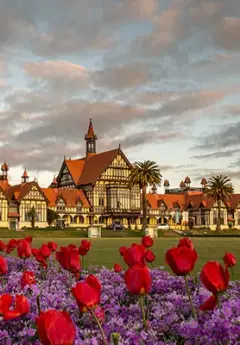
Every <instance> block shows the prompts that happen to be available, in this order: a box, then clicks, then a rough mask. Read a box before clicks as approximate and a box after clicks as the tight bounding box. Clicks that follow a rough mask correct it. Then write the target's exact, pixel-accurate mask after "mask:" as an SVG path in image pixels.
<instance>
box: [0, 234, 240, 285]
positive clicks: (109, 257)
mask: <svg viewBox="0 0 240 345" xmlns="http://www.w3.org/2000/svg"><path fill="white" fill-rule="evenodd" d="M3 240H4V242H5V243H6V242H7V239H6V238H5V239H3ZM51 240H52V241H55V242H57V243H58V244H59V245H60V246H61V245H67V244H69V243H74V244H76V245H79V244H80V242H81V239H80V238H50V237H48V238H45V239H44V238H41V239H40V238H34V239H33V247H39V246H40V245H41V244H42V243H43V242H44V241H51ZM140 240H141V239H140V238H118V239H116V238H102V239H91V242H92V250H91V251H90V252H89V254H88V259H87V262H88V265H104V266H106V267H108V268H111V267H112V266H113V264H114V263H120V264H122V263H123V261H122V257H121V256H120V255H119V252H118V248H119V247H120V246H129V245H130V244H131V243H132V242H136V243H140ZM191 240H192V242H193V243H194V245H195V247H196V250H197V252H198V255H199V258H198V261H197V265H196V268H195V271H196V272H198V271H200V269H201V267H202V266H203V265H204V263H206V262H207V261H208V260H217V261H220V262H222V257H223V255H224V253H225V252H232V253H234V254H235V255H236V257H237V260H238V265H237V266H236V267H235V276H236V278H237V279H238V280H240V239H238V238H198V237H197V238H192V239H191ZM177 243H178V238H158V239H155V240H154V246H153V251H154V252H155V254H156V257H157V259H156V263H155V265H158V266H159V265H160V266H163V265H165V263H164V256H165V252H166V250H167V249H168V248H170V247H172V246H175V245H177Z"/></svg>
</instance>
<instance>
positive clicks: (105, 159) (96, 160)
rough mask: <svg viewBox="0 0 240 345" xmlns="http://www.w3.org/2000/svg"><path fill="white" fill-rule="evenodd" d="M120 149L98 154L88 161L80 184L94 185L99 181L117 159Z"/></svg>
mask: <svg viewBox="0 0 240 345" xmlns="http://www.w3.org/2000/svg"><path fill="white" fill-rule="evenodd" d="M119 151H120V150H119V149H114V150H111V151H106V152H102V153H98V154H96V155H94V156H92V157H90V158H89V159H87V160H86V162H85V166H84V169H83V172H82V174H81V176H80V177H79V180H78V184H79V185H85V184H89V183H94V182H96V181H97V180H98V178H99V177H100V176H101V174H102V173H103V172H104V170H106V169H107V168H108V166H109V165H110V164H111V162H112V161H113V160H114V158H116V157H117V155H118V153H119Z"/></svg>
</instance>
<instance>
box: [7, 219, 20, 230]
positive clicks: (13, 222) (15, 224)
mask: <svg viewBox="0 0 240 345" xmlns="http://www.w3.org/2000/svg"><path fill="white" fill-rule="evenodd" d="M9 228H10V229H11V230H15V231H16V230H18V219H17V218H16V219H10V220H9Z"/></svg>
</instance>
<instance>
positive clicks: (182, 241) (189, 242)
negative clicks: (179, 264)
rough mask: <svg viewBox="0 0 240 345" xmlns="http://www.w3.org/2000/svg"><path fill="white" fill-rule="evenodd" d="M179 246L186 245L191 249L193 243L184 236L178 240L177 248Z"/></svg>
mask: <svg viewBox="0 0 240 345" xmlns="http://www.w3.org/2000/svg"><path fill="white" fill-rule="evenodd" d="M180 247H188V248H190V249H192V250H193V249H194V244H193V243H192V241H191V240H190V239H189V238H188V237H185V238H181V239H180V240H179V243H178V248H180Z"/></svg>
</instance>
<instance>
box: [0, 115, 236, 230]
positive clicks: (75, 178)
mask: <svg viewBox="0 0 240 345" xmlns="http://www.w3.org/2000/svg"><path fill="white" fill-rule="evenodd" d="M97 139H98V138H97V135H96V134H95V132H94V129H93V125H92V121H91V120H90V124H89V128H88V131H87V133H86V135H85V141H86V155H85V157H83V158H79V159H71V158H68V159H67V158H66V157H64V160H63V163H62V166H61V168H60V170H59V173H58V175H57V177H56V178H55V177H54V179H53V181H52V183H51V184H50V186H49V187H48V188H41V187H40V186H39V185H38V183H37V182H36V181H32V182H29V181H28V179H29V177H28V174H27V171H26V169H25V170H24V173H23V175H22V181H21V183H20V184H18V185H15V186H11V185H10V184H9V182H8V170H9V167H8V165H7V163H6V162H4V164H3V165H2V167H1V170H2V174H1V175H0V227H2V228H11V229H16V230H17V229H22V228H24V227H31V220H32V216H31V210H32V209H34V217H35V226H36V227H43V228H44V227H46V226H48V219H47V209H50V210H53V211H55V212H56V213H57V214H58V216H59V217H58V219H57V220H56V221H54V222H53V223H52V224H51V225H56V226H59V227H68V226H69V227H84V228H86V227H87V226H89V225H91V224H93V223H98V224H102V225H103V226H107V225H111V224H112V223H120V224H121V225H123V226H124V227H125V228H131V229H140V228H141V224H142V205H141V191H140V189H139V186H137V185H136V186H134V187H133V188H130V186H129V174H130V171H131V168H132V165H131V163H130V162H129V160H128V159H127V157H126V156H125V154H124V153H123V151H122V149H121V147H120V146H119V147H118V148H116V149H113V150H110V151H106V152H101V153H97V145H96V142H97ZM206 183H207V181H206V179H205V178H203V179H202V180H201V186H202V187H201V188H198V187H191V179H190V178H189V177H188V176H187V177H186V178H185V179H184V180H182V181H181V183H180V187H179V188H175V189H174V188H173V189H170V188H169V187H170V183H169V181H168V180H165V181H164V188H165V193H164V194H157V190H156V188H154V187H153V188H152V192H151V193H149V194H147V223H148V226H149V227H156V226H158V225H160V224H169V225H170V226H172V227H175V228H181V229H188V228H201V229H202V228H203V229H204V228H210V229H212V230H215V229H216V224H217V217H218V208H217V204H216V203H215V202H214V200H213V199H211V198H208V197H207V196H206V195H205V194H204V193H203V191H204V187H205V185H206ZM221 224H222V228H223V229H224V228H228V227H229V226H230V225H231V226H233V227H235V228H238V229H239V230H240V194H235V195H234V196H233V197H232V198H231V199H230V200H229V202H228V203H227V204H222V205H221Z"/></svg>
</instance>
